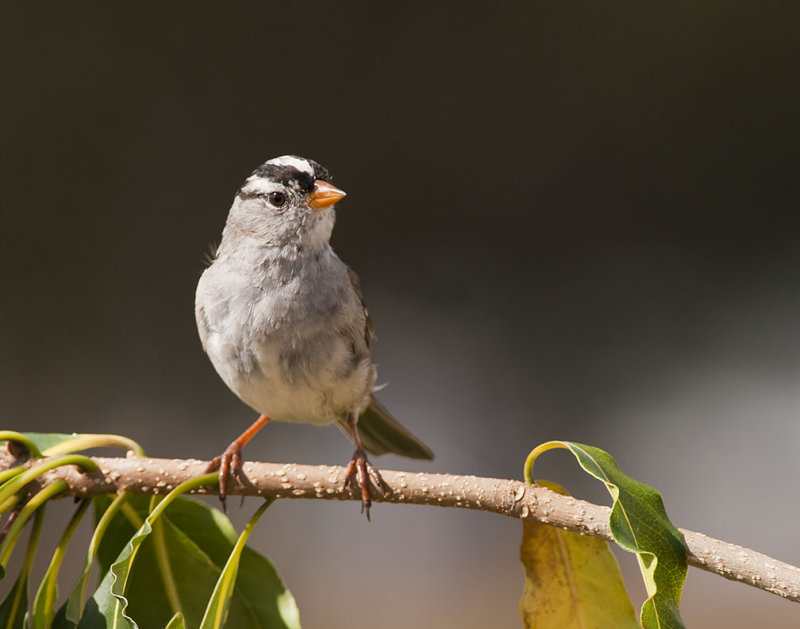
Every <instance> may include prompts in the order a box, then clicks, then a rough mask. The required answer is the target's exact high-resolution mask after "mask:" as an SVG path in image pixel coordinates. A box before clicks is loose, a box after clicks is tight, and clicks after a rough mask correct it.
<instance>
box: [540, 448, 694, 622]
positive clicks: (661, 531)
mask: <svg viewBox="0 0 800 629" xmlns="http://www.w3.org/2000/svg"><path fill="white" fill-rule="evenodd" d="M555 448H564V449H566V450H569V451H570V452H572V454H573V455H574V456H575V458H576V459H577V460H578V463H579V464H580V466H581V467H582V468H583V469H584V470H586V471H587V472H588V473H589V474H591V475H592V476H594V477H595V478H597V479H598V480H600V481H602V482H603V484H604V485H605V486H606V488H607V489H608V491H609V493H610V494H611V497H612V498H613V501H614V502H613V505H612V507H611V517H610V519H609V526H610V528H611V534H612V536H613V537H614V540H615V541H616V542H617V544H618V545H619V546H620V547H621V548H623V549H625V550H627V551H629V552H632V553H636V556H637V559H638V561H639V568H640V570H641V572H642V577H643V579H644V584H645V587H646V589H647V594H648V598H647V600H646V601H645V602H644V605H642V611H641V616H640V619H641V622H642V625H643V626H644V627H645V629H651V628H656V627H657V628H658V629H673V628H674V629H682V628H684V626H685V625H684V624H683V621H682V620H681V616H680V611H679V602H680V596H681V590H682V589H683V583H684V581H685V580H686V572H687V560H686V543H685V541H684V539H683V535H682V534H681V532H680V531H679V530H678V529H677V528H676V527H675V526H674V525H673V524H672V523H671V522H670V521H669V518H668V517H667V512H666V510H665V509H664V502H663V501H662V499H661V494H659V493H658V491H656V490H655V489H653V488H652V487H650V486H649V485H645V484H644V483H640V482H639V481H637V480H634V479H633V478H631V477H630V476H627V475H626V474H624V473H623V472H622V471H620V469H619V467H617V462H616V461H615V460H614V458H613V457H612V456H611V455H610V454H608V453H607V452H604V451H603V450H601V449H600V448H595V447H593V446H587V445H583V444H580V443H573V442H571V441H549V442H547V443H544V444H542V445H540V446H538V447H536V448H534V450H533V451H532V452H531V453H530V454H529V455H528V458H527V460H526V461H525V479H526V481H527V482H529V483H532V482H533V464H534V461H535V460H536V459H537V458H538V456H539V455H540V454H542V453H543V452H546V451H547V450H552V449H555Z"/></svg>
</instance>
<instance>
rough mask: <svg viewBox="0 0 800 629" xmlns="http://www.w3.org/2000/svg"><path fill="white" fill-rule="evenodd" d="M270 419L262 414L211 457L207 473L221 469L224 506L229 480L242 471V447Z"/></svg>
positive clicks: (220, 488) (223, 505) (220, 479)
mask: <svg viewBox="0 0 800 629" xmlns="http://www.w3.org/2000/svg"><path fill="white" fill-rule="evenodd" d="M268 421H269V417H267V416H266V415H262V416H261V417H259V418H258V419H257V420H256V421H254V422H253V425H252V426H250V428H248V429H247V430H245V431H244V432H243V433H242V434H241V435H239V436H238V437H237V438H236V439H234V440H233V441H232V442H231V445H229V446H228V447H227V448H225V452H223V453H222V454H220V455H219V456H217V457H214V458H213V459H211V463H209V464H208V467H207V468H206V474H210V473H211V472H214V471H216V470H219V499H220V501H221V502H222V508H223V510H224V509H225V498H226V497H227V495H228V482H229V481H230V479H231V478H237V477H238V476H239V475H240V474H241V473H242V448H244V446H245V445H247V442H248V441H250V440H251V439H252V438H253V437H255V435H256V433H257V432H258V431H259V430H261V429H262V428H263V427H264V426H265V425H266V423H267V422H268Z"/></svg>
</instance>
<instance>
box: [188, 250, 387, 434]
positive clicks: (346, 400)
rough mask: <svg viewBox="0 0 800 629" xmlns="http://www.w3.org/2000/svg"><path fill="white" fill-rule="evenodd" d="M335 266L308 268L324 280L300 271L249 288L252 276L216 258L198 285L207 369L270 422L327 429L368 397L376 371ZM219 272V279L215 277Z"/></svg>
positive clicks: (353, 298)
mask: <svg viewBox="0 0 800 629" xmlns="http://www.w3.org/2000/svg"><path fill="white" fill-rule="evenodd" d="M335 261H336V262H338V265H341V268H338V265H335V264H334V265H331V267H328V269H323V270H320V269H314V268H311V269H310V271H311V272H312V273H314V274H316V273H319V272H321V273H322V274H323V275H325V276H327V277H326V280H327V281H326V282H324V283H320V282H319V281H309V278H308V277H305V276H304V275H307V274H303V273H299V274H297V275H296V276H295V277H293V278H291V279H290V280H289V281H285V282H277V283H275V282H270V281H269V278H266V277H263V276H262V277H261V282H255V283H254V282H253V281H252V280H253V274H252V273H250V274H239V273H236V272H235V269H231V268H224V266H225V265H224V264H223V265H220V262H221V261H220V260H217V262H215V263H214V265H212V266H211V267H210V268H208V269H207V270H206V272H205V273H204V277H203V278H201V280H200V283H199V284H198V291H197V303H196V314H197V321H198V329H199V330H200V336H201V339H202V340H203V345H204V347H205V349H206V352H207V353H208V355H209V358H210V359H211V362H212V364H213V365H214V367H215V369H216V370H217V372H218V373H219V375H220V376H221V378H222V379H223V380H224V381H225V383H226V384H227V385H228V387H229V388H231V389H232V390H233V391H234V393H236V394H237V395H238V396H239V397H240V398H241V399H242V400H243V401H244V402H246V403H247V404H248V405H250V406H251V407H253V408H254V409H255V410H257V411H258V412H260V413H263V414H265V415H267V416H269V417H270V418H271V419H274V420H277V421H290V422H304V423H314V424H327V423H332V422H334V421H337V420H339V419H341V418H342V417H343V416H344V415H345V414H347V413H348V412H353V411H355V412H358V411H360V410H361V408H362V407H363V406H364V405H365V404H366V402H367V400H368V397H369V394H370V392H371V390H372V387H373V384H374V381H375V370H374V367H373V365H372V363H371V360H370V357H369V349H368V347H367V344H366V342H365V339H364V328H365V325H366V315H365V313H364V310H363V306H362V304H361V301H360V300H359V298H358V296H357V295H356V294H355V292H354V291H353V289H352V286H351V284H350V280H349V277H348V276H347V271H346V267H344V265H343V264H342V263H341V262H340V261H339V260H338V258H336V260H335ZM220 266H222V267H223V268H215V267H220ZM229 266H230V265H229ZM219 272H224V273H225V274H226V277H225V281H222V282H220V281H219V277H217V278H214V277H213V276H214V274H217V273H219ZM206 275H209V276H210V277H208V278H206ZM204 280H206V281H204ZM209 280H210V281H209ZM246 280H249V281H246ZM265 284H268V285H265ZM210 286H214V287H215V289H214V290H213V291H209V287H210Z"/></svg>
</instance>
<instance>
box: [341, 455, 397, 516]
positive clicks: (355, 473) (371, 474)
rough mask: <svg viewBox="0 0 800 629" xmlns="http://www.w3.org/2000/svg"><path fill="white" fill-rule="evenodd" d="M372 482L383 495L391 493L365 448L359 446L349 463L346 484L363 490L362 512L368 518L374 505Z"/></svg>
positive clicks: (350, 487)
mask: <svg viewBox="0 0 800 629" xmlns="http://www.w3.org/2000/svg"><path fill="white" fill-rule="evenodd" d="M370 484H371V485H372V486H373V487H374V488H375V489H376V490H377V491H379V492H380V494H381V495H383V496H385V495H386V494H389V493H391V488H390V487H389V485H387V484H386V481H384V480H383V478H382V477H381V475H380V472H378V470H377V469H375V466H374V465H372V463H370V461H369V459H368V458H367V453H366V452H365V451H364V450H363V448H357V449H356V451H355V453H354V454H353V458H352V459H351V460H350V463H348V464H347V470H346V471H345V478H344V486H345V487H346V488H349V489H356V487H358V488H359V489H360V490H361V513H365V514H366V516H367V520H369V508H370V506H371V505H372V499H371V498H370V495H369V488H370Z"/></svg>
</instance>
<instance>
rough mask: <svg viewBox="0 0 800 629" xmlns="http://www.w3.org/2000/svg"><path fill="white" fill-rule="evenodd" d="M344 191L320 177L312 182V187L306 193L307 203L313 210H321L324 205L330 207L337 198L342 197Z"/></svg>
mask: <svg viewBox="0 0 800 629" xmlns="http://www.w3.org/2000/svg"><path fill="white" fill-rule="evenodd" d="M345 194H346V193H345V192H343V191H342V190H339V188H337V187H335V186H332V185H331V184H329V183H326V182H325V181H322V180H321V179H317V180H316V181H315V182H314V189H313V190H312V191H311V194H310V195H308V205H309V206H310V207H312V208H313V209H315V210H321V209H322V208H325V207H330V206H331V205H333V204H334V203H336V202H337V201H338V200H339V199H342V198H344V196H345Z"/></svg>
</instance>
